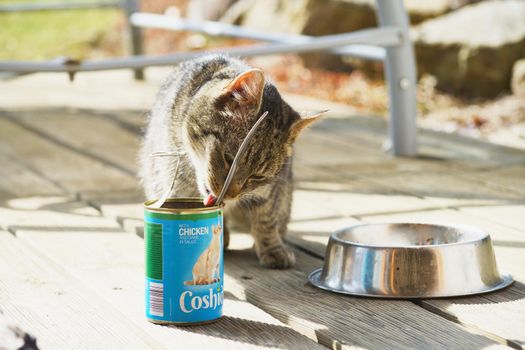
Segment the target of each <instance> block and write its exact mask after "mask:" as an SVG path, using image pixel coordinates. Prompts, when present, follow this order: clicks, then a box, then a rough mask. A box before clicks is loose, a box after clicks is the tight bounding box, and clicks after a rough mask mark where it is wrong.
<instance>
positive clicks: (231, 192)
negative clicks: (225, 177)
mask: <svg viewBox="0 0 525 350" xmlns="http://www.w3.org/2000/svg"><path fill="white" fill-rule="evenodd" d="M241 190H242V186H241V184H239V183H236V182H232V183H231V184H230V188H228V191H226V198H235V197H237V196H238V195H239V193H241Z"/></svg>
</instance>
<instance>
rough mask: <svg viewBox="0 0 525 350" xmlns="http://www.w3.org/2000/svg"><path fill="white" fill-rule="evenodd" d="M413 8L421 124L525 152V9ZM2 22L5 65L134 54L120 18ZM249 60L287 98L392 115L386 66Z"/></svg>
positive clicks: (354, 18) (314, 18) (229, 17)
mask: <svg viewBox="0 0 525 350" xmlns="http://www.w3.org/2000/svg"><path fill="white" fill-rule="evenodd" d="M88 1H89V0H88ZM42 2H44V1H39V0H16V1H12V0H1V1H0V5H6V4H13V3H17V4H19V3H42ZM46 2H47V1H46ZM139 6H140V10H141V11H142V12H151V13H167V14H170V15H172V16H179V17H183V18H190V19H197V20H213V21H221V22H225V23H232V24H238V25H242V26H244V27H247V28H252V29H257V30H260V31H268V32H285V33H290V34H305V35H312V36H319V35H326V34H335V33H344V32H350V31H354V30H357V29H362V28H366V27H373V26H376V16H375V12H374V6H375V4H374V1H371V0H288V1H286V0H265V1H262V0H259V1H257V0H215V1H211V0H140V2H139ZM405 6H406V9H407V12H408V13H409V16H410V21H411V37H412V40H413V41H414V45H415V50H416V59H417V66H418V125H419V126H420V127H423V128H429V129H434V130H439V131H445V132H450V133H459V134H461V135H465V136H468V137H474V138H481V139H484V140H488V141H490V142H494V143H498V144H504V145H508V146H512V147H517V148H525V1H521V0H499V1H497V0H488V1H475V0H426V1H417V0H405ZM0 23H1V27H0V59H1V60H49V59H54V58H57V57H70V58H73V59H88V58H89V59H97V58H102V57H116V56H125V55H127V50H126V21H125V16H124V14H123V12H122V11H121V10H119V9H111V8H104V9H82V10H67V11H41V12H26V13H0ZM143 33H144V51H145V53H146V54H152V55H155V54H165V53H173V52H187V51H193V50H204V49H209V48H217V47H226V46H236V45H247V44H250V43H255V41H254V42H251V41H249V40H245V39H228V38H218V37H210V36H206V35H201V34H194V33H181V32H170V31H166V30H160V29H144V32H143ZM248 61H249V62H250V63H251V64H253V65H255V66H258V67H261V68H263V69H264V70H265V71H266V72H267V73H268V75H269V76H270V77H271V78H272V79H273V80H274V81H275V82H276V84H277V85H278V87H279V88H280V89H281V90H282V91H284V92H288V93H294V94H301V95H308V96H313V97H317V98H321V99H326V100H331V101H335V102H340V103H344V104H347V105H350V106H352V107H354V108H356V109H357V110H358V111H359V112H360V114H363V115H371V116H375V117H382V118H385V117H386V115H387V110H388V108H387V107H388V106H387V104H388V95H387V91H386V89H385V85H384V81H383V67H382V63H377V62H371V61H364V60H359V59H355V58H351V59H347V58H344V57H340V56H335V55H329V54H317V53H315V54H305V55H278V56H269V57H257V58H250V59H248ZM82 74H89V73H82ZM146 75H147V71H146Z"/></svg>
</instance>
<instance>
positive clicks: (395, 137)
mask: <svg viewBox="0 0 525 350" xmlns="http://www.w3.org/2000/svg"><path fill="white" fill-rule="evenodd" d="M377 15H378V18H379V23H380V26H395V27H398V28H400V35H401V36H402V42H401V45H400V46H397V47H387V48H386V51H387V57H386V61H385V78H386V83H387V84H388V92H389V95H390V129H389V133H390V141H391V152H392V154H393V155H395V156H415V155H416V154H417V140H416V133H417V129H416V113H417V109H416V62H415V59H414V49H413V46H412V43H411V42H410V37H409V33H408V30H409V20H408V15H407V13H406V11H405V8H404V5H403V1H402V0H377Z"/></svg>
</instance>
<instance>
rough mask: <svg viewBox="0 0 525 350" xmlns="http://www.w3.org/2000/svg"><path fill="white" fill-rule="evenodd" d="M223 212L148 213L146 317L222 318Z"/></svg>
mask: <svg viewBox="0 0 525 350" xmlns="http://www.w3.org/2000/svg"><path fill="white" fill-rule="evenodd" d="M222 227H223V220H222V210H220V209H217V210H215V211H212V212H206V213H191V214H181V213H169V212H162V213H161V212H153V211H148V210H146V211H145V212H144V241H145V251H146V286H145V287H146V316H147V317H148V319H150V320H152V321H159V322H177V323H194V322H205V321H210V320H213V319H217V318H219V317H221V316H222V304H223V300H224V294H223V280H224V278H223V275H224V272H223V251H222V247H223V241H222V240H223V234H222Z"/></svg>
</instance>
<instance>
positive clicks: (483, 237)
mask: <svg viewBox="0 0 525 350" xmlns="http://www.w3.org/2000/svg"><path fill="white" fill-rule="evenodd" d="M385 225H425V226H439V227H448V228H454V229H459V230H468V231H473V232H475V233H477V234H480V237H479V238H477V239H470V240H466V241H461V242H453V243H440V244H422V245H398V246H395V245H385V244H365V243H358V242H353V241H349V240H344V239H341V238H339V237H338V235H339V234H341V233H342V232H345V231H348V230H352V229H357V228H358V227H363V226H385ZM484 240H489V241H490V234H488V233H487V232H485V231H484V230H482V229H480V228H478V227H475V226H471V225H466V224H457V223H440V224H436V223H429V222H421V221H399V222H398V221H392V222H373V223H362V224H357V225H352V226H345V227H340V228H338V229H336V230H334V231H333V232H332V234H331V235H330V241H336V242H338V243H340V244H342V245H345V246H356V247H364V248H369V249H431V248H438V247H450V246H460V245H464V244H472V243H476V242H483V241H484Z"/></svg>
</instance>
